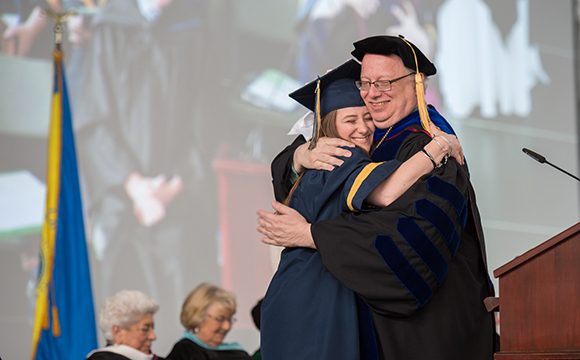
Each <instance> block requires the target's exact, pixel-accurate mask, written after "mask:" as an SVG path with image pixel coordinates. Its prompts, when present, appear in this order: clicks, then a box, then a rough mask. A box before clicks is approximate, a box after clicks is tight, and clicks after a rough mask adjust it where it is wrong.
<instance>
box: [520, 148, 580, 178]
mask: <svg viewBox="0 0 580 360" xmlns="http://www.w3.org/2000/svg"><path fill="white" fill-rule="evenodd" d="M522 151H523V152H524V153H525V154H526V155H528V156H529V157H531V158H532V159H534V160H536V161H537V162H539V163H540V164H548V165H550V166H551V167H553V168H555V169H558V170H560V171H561V172H563V173H564V174H566V175H568V176H571V177H573V178H574V179H576V180H578V181H580V178H578V177H577V176H574V175H572V174H570V173H569V172H567V171H566V170H564V169H560V168H559V167H557V166H556V165H554V164H552V163H551V162H549V161H548V160H546V158H545V157H544V156H542V155H540V154H538V153H537V152H534V151H532V150H530V149H526V148H523V149H522Z"/></svg>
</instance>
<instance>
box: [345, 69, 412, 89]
mask: <svg viewBox="0 0 580 360" xmlns="http://www.w3.org/2000/svg"><path fill="white" fill-rule="evenodd" d="M409 75H415V73H409V74H407V75H403V76H401V77H398V78H396V79H393V80H377V81H373V82H370V81H360V80H359V81H355V82H354V83H355V85H356V87H357V88H358V89H359V90H360V91H369V90H370V89H371V85H374V86H375V87H376V88H377V90H379V91H389V90H391V88H392V86H391V84H392V83H394V82H395V81H399V80H401V79H404V78H406V77H407V76H409Z"/></svg>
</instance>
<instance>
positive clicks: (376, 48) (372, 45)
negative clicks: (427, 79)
mask: <svg viewBox="0 0 580 360" xmlns="http://www.w3.org/2000/svg"><path fill="white" fill-rule="evenodd" d="M353 45H354V50H353V51H352V53H351V54H352V56H354V57H355V58H356V59H358V60H359V61H362V59H363V57H364V56H365V54H369V53H370V54H379V55H392V54H394V55H397V56H399V57H400V58H401V60H403V64H405V66H406V67H407V68H409V69H413V70H415V71H416V70H417V66H416V63H415V55H417V63H418V65H419V72H421V73H423V74H425V76H430V75H435V73H437V69H436V68H435V65H433V63H432V62H431V61H429V59H427V57H426V56H425V55H424V54H423V53H422V52H421V50H419V48H418V47H416V46H415V45H414V44H412V43H411V42H409V41H407V40H404V38H403V37H402V36H400V37H398V36H388V35H379V36H371V37H368V38H365V39H362V40H359V41H357V42H355V43H354V44H353ZM411 48H413V50H411ZM413 51H414V52H415V53H414V54H413Z"/></svg>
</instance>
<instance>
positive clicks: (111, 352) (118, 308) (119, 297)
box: [87, 290, 163, 360]
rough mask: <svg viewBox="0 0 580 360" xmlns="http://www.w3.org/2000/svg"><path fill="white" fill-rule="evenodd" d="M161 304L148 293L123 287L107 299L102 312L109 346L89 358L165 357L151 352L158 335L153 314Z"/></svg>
mask: <svg viewBox="0 0 580 360" xmlns="http://www.w3.org/2000/svg"><path fill="white" fill-rule="evenodd" d="M158 309H159V305H158V304H157V302H156V301H155V300H153V299H151V298H150V297H149V296H147V295H146V294H144V293H142V292H140V291H136V290H122V291H119V292H118V293H117V294H115V295H113V296H111V297H109V298H107V300H105V303H104V304H103V306H102V307H101V310H100V311H99V328H101V331H102V332H103V336H104V337H105V340H107V346H105V347H104V348H100V349H97V350H95V351H93V352H91V353H90V354H89V355H88V356H87V360H163V359H162V358H160V357H158V356H156V355H154V354H153V353H152V352H151V343H152V342H153V341H154V340H155V339H157V336H155V331H154V330H153V328H154V327H155V323H154V321H153V314H155V312H157V310H158Z"/></svg>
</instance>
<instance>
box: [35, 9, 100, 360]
mask: <svg viewBox="0 0 580 360" xmlns="http://www.w3.org/2000/svg"><path fill="white" fill-rule="evenodd" d="M42 13H43V14H44V15H45V16H47V17H49V18H51V19H53V20H54V21H55V23H56V24H55V27H54V33H55V38H54V43H55V47H54V51H53V60H54V69H55V77H54V79H55V81H54V88H53V95H52V110H51V121H50V128H49V134H48V159H47V180H46V183H47V197H46V207H45V211H46V213H45V219H44V223H43V228H42V235H41V241H40V270H39V274H38V280H37V285H36V306H35V319H34V324H33V331H32V351H31V359H36V360H51V359H59V360H68V359H70V360H72V359H79V358H82V357H84V356H86V354H88V353H89V352H90V351H91V350H94V349H95V348H96V346H97V341H96V340H97V337H96V326H95V318H94V308H93V307H94V305H93V298H92V289H91V281H90V266H89V262H88V256H87V255H88V254H87V248H86V240H85V233H84V224H83V218H82V202H81V197H80V186H79V182H78V168H77V160H76V154H75V153H76V151H75V146H74V133H73V131H72V121H71V120H72V119H71V112H70V105H69V102H68V95H67V91H66V81H65V74H64V68H63V65H62V59H63V52H62V49H61V44H62V40H63V31H64V22H65V21H66V20H67V18H68V17H69V16H71V15H75V14H76V12H74V11H68V12H66V13H64V14H56V13H54V12H52V11H50V10H43V11H42ZM57 254H60V255H57Z"/></svg>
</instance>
